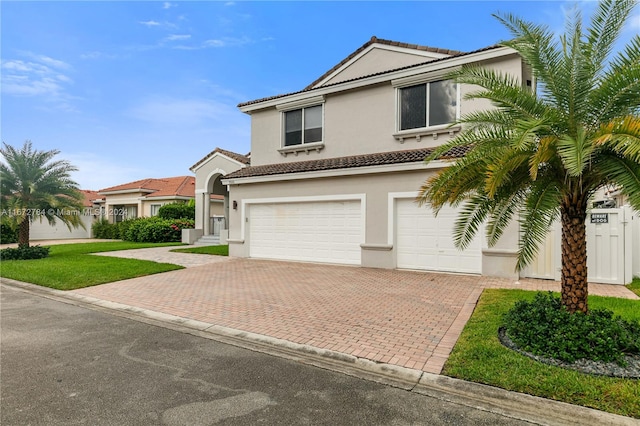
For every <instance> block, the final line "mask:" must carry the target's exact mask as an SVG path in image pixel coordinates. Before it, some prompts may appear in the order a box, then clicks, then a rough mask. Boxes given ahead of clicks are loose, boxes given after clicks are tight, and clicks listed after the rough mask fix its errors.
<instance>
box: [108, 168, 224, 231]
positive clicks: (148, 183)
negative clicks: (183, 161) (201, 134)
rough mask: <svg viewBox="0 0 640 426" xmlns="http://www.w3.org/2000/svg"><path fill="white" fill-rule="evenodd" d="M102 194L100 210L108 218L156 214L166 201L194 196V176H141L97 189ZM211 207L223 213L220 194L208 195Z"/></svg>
mask: <svg viewBox="0 0 640 426" xmlns="http://www.w3.org/2000/svg"><path fill="white" fill-rule="evenodd" d="M98 194H99V195H100V196H101V197H102V200H101V201H100V205H101V207H102V212H103V213H102V214H103V216H104V217H105V218H107V219H108V220H109V222H112V223H113V222H121V221H123V220H125V219H132V218H136V217H150V216H156V215H157V214H158V210H159V209H160V207H162V206H163V205H165V204H169V203H176V202H183V203H186V202H188V201H190V200H193V199H195V178H194V177H193V176H176V177H168V178H161V179H154V178H149V179H142V180H138V181H134V182H129V183H125V184H122V185H117V186H112V187H109V188H104V189H101V190H100V191H98ZM209 208H210V211H212V212H213V213H214V214H219V215H222V213H223V197H222V196H215V195H212V196H211V197H210V207H209Z"/></svg>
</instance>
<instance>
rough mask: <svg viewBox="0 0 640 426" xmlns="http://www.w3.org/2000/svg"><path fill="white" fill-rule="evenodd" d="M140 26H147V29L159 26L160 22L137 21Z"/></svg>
mask: <svg viewBox="0 0 640 426" xmlns="http://www.w3.org/2000/svg"><path fill="white" fill-rule="evenodd" d="M139 23H140V24H142V25H144V26H147V27H157V26H159V25H161V24H160V22H158V21H154V20H149V21H139Z"/></svg>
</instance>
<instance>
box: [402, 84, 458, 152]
mask: <svg viewBox="0 0 640 426" xmlns="http://www.w3.org/2000/svg"><path fill="white" fill-rule="evenodd" d="M445 77H446V75H445V74H442V75H438V76H437V77H433V78H428V79H425V78H422V79H415V78H412V79H406V80H405V79H403V80H402V83H403V84H398V81H394V82H392V84H393V86H394V87H395V89H396V97H395V100H396V111H395V112H396V126H395V128H396V132H395V133H394V134H393V136H394V137H395V138H396V139H398V140H400V141H402V140H403V139H404V138H405V137H413V136H415V137H416V138H417V139H418V141H420V137H421V136H424V135H428V134H433V135H434V139H437V135H438V134H441V133H447V132H449V130H450V129H451V130H459V126H452V124H453V122H452V123H447V124H437V125H434V126H429V124H428V123H427V126H426V127H417V128H413V129H405V130H402V129H400V126H401V124H402V121H401V120H402V117H401V99H400V98H401V96H402V89H405V88H408V87H412V86H418V85H421V84H426V85H427V87H426V95H425V96H427V98H428V99H427V105H426V111H425V113H426V121H428V118H429V108H430V107H431V105H430V104H431V102H430V98H431V90H430V87H429V85H430V84H431V83H436V82H438V81H443V80H447V78H445ZM449 80H450V79H449ZM454 84H455V85H456V116H455V120H456V121H457V120H459V119H460V104H461V102H460V100H461V90H460V89H461V85H460V83H455V82H454Z"/></svg>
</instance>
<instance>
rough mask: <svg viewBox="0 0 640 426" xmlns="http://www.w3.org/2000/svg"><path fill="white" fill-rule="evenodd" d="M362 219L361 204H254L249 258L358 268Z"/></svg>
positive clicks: (354, 202) (338, 202)
mask: <svg viewBox="0 0 640 426" xmlns="http://www.w3.org/2000/svg"><path fill="white" fill-rule="evenodd" d="M362 220H363V219H362V213H361V211H360V201H323V202H308V203H307V202H305V203H274V204H254V205H251V206H250V208H249V238H250V242H249V250H250V254H249V255H250V256H251V257H256V258H263V259H281V260H302V261H307V262H323V263H342V264H353V265H359V264H360V244H361V243H362V241H363V237H362V223H363V222H362Z"/></svg>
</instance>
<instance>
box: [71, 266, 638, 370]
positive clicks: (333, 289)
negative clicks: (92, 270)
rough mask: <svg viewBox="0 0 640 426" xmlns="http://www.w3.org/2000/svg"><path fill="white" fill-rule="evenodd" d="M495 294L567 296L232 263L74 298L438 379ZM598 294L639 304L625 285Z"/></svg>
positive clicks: (466, 280) (341, 269) (486, 282)
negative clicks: (485, 299) (479, 305)
mask: <svg viewBox="0 0 640 426" xmlns="http://www.w3.org/2000/svg"><path fill="white" fill-rule="evenodd" d="M488 287H494V288H498V287H502V288H526V289H540V290H558V289H559V286H558V283H555V282H550V281H542V280H522V281H521V282H520V283H514V282H512V281H510V280H507V279H499V278H491V277H479V276H468V275H454V274H434V273H426V272H412V271H399V270H388V269H374V268H362V267H349V266H335V265H320V264H309V263H294V262H278V261H264V260H255V259H239V258H227V259H226V261H223V262H218V263H214V264H207V265H202V266H196V267H190V268H187V269H183V270H178V271H171V272H166V273H162V274H157V275H151V276H146V277H140V278H134V279H130V280H125V281H119V282H114V283H110V284H103V285H100V286H95V287H89V288H84V289H79V290H74V291H73V292H74V293H78V294H83V295H87V296H91V297H95V298H99V299H103V300H109V301H113V302H118V303H122V304H126V305H131V306H136V307H140V308H143V309H149V310H153V311H157V312H163V313H167V314H171V315H177V316H180V317H184V318H190V319H195V320H199V321H203V322H207V323H211V324H216V325H220V326H225V327H230V328H234V329H238V330H244V331H248V332H252V333H257V334H263V335H266V336H270V337H275V338H278V339H284V340H287V341H290V342H294V343H298V344H305V345H311V346H315V347H317V348H322V349H329V350H334V351H338V352H341V353H346V354H350V355H354V356H357V357H361V358H366V359H369V360H373V361H378V362H383V363H388V364H394V365H398V366H402V367H407V368H413V369H417V370H423V371H426V372H430V373H436V374H438V373H440V372H441V370H442V367H443V366H444V363H445V361H446V359H447V356H448V355H449V353H450V351H451V349H452V348H453V345H454V344H455V342H456V340H457V339H458V337H459V335H460V332H461V331H462V328H463V327H464V324H465V323H466V321H467V320H468V318H469V317H470V316H471V313H472V311H473V308H474V306H475V304H476V302H477V299H478V297H479V296H480V293H481V292H482V290H483V289H484V288H488ZM590 291H591V292H592V293H594V294H598V293H600V294H603V292H604V293H606V294H608V295H616V294H617V295H619V296H621V297H624V296H625V295H626V296H628V297H635V295H634V294H633V293H631V292H630V291H628V290H627V289H626V288H624V287H622V286H606V285H600V286H598V285H590Z"/></svg>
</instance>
